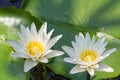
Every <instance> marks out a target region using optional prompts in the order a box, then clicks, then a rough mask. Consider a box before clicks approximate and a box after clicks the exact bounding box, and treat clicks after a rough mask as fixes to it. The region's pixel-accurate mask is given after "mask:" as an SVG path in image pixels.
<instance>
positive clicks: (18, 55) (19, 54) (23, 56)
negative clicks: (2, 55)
mask: <svg viewBox="0 0 120 80" xmlns="http://www.w3.org/2000/svg"><path fill="white" fill-rule="evenodd" d="M10 56H12V57H15V58H30V57H29V56H28V55H26V54H23V53H18V52H14V53H11V54H10Z"/></svg>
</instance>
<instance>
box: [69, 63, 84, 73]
mask: <svg viewBox="0 0 120 80" xmlns="http://www.w3.org/2000/svg"><path fill="white" fill-rule="evenodd" d="M84 71H85V69H83V68H80V66H78V65H76V66H75V67H73V68H72V69H71V70H70V74H75V73H79V72H84Z"/></svg>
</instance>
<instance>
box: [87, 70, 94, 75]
mask: <svg viewBox="0 0 120 80" xmlns="http://www.w3.org/2000/svg"><path fill="white" fill-rule="evenodd" d="M87 71H88V73H89V74H90V75H91V76H94V69H91V68H89V69H87Z"/></svg>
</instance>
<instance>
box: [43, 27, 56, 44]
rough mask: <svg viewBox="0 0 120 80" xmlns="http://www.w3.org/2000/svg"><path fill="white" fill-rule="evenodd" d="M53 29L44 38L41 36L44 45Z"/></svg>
mask: <svg viewBox="0 0 120 80" xmlns="http://www.w3.org/2000/svg"><path fill="white" fill-rule="evenodd" d="M53 31H54V29H52V30H51V31H50V32H49V33H48V34H47V35H46V36H45V37H44V38H43V43H44V45H45V46H46V43H47V42H48V41H49V39H50V37H51V35H52V33H53Z"/></svg>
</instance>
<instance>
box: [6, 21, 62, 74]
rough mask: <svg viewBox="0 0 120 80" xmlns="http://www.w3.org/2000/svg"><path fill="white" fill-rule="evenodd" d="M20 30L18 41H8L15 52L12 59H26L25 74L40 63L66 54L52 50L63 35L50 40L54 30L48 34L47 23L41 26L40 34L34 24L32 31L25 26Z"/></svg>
mask: <svg viewBox="0 0 120 80" xmlns="http://www.w3.org/2000/svg"><path fill="white" fill-rule="evenodd" d="M20 29H21V33H19V38H20V39H19V40H18V41H10V40H8V43H9V44H10V45H11V46H12V47H13V49H14V50H15V52H14V53H11V54H10V55H11V56H12V57H15V58H26V60H25V64H24V72H27V71H29V70H30V69H31V68H33V67H34V66H36V65H37V64H38V63H39V62H41V63H48V58H52V57H55V56H60V55H62V54H64V53H63V52H62V51H58V50H52V49H51V48H52V47H53V46H54V44H55V43H56V42H57V41H58V40H59V39H60V38H61V37H62V35H58V36H56V37H54V38H52V39H50V38H51V35H52V33H53V31H54V29H52V30H51V31H50V32H49V33H47V22H45V23H44V24H43V25H42V26H41V28H40V30H39V31H38V32H37V30H36V26H35V24H34V23H32V24H31V28H30V29H29V28H28V27H26V28H25V27H24V25H21V26H20Z"/></svg>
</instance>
